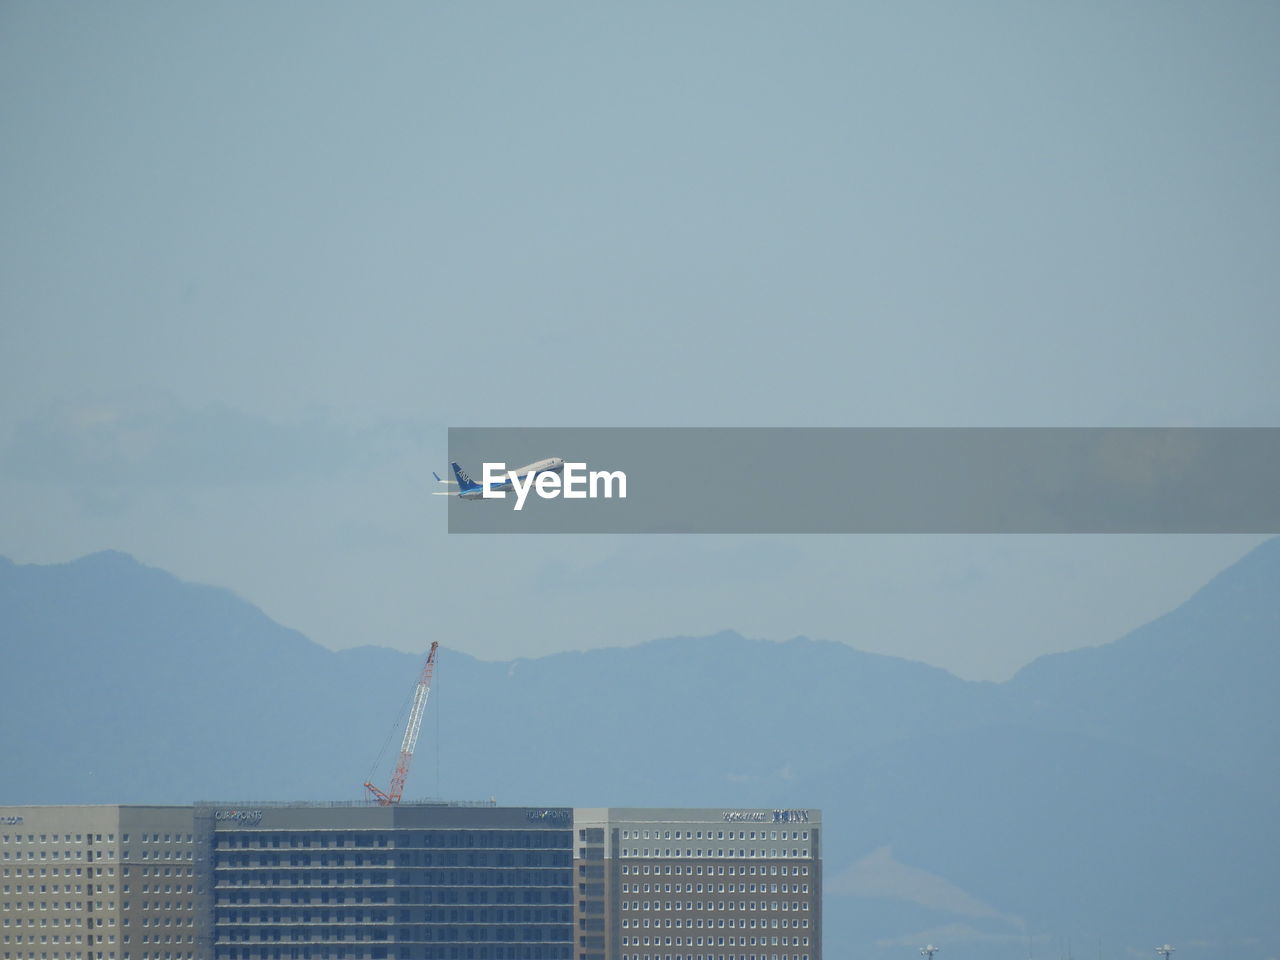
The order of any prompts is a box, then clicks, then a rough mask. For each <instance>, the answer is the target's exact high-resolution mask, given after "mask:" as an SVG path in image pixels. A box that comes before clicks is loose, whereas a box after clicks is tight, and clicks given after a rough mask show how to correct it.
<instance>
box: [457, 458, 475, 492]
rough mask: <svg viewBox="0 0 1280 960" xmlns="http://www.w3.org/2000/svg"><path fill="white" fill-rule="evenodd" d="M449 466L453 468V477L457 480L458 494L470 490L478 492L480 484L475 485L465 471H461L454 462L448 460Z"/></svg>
mask: <svg viewBox="0 0 1280 960" xmlns="http://www.w3.org/2000/svg"><path fill="white" fill-rule="evenodd" d="M449 466H451V467H453V475H454V476H455V477H457V478H458V492H459V493H466V492H468V491H470V490H479V489H480V484H478V483H476V482H475V481H474V480H472V479H471V478H470V477H469V476H467V471H465V470H463V469H462V468H461V467H460V466H458V463H457V461H456V460H450V461H449Z"/></svg>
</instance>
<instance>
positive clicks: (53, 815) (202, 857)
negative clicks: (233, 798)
mask: <svg viewBox="0 0 1280 960" xmlns="http://www.w3.org/2000/svg"><path fill="white" fill-rule="evenodd" d="M207 854H208V848H207V845H205V844H202V843H201V842H200V840H199V838H198V837H197V835H196V828H195V822H194V818H193V810H192V808H191V807H159V806H26V807H0V960H18V958H22V960H202V958H206V957H209V956H210V953H209V943H208V930H209V924H210V921H211V919H212V915H211V910H210V901H209V898H208V886H209V882H208V880H209V878H208V873H207V868H208V862H207Z"/></svg>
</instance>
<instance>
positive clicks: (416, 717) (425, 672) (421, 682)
mask: <svg viewBox="0 0 1280 960" xmlns="http://www.w3.org/2000/svg"><path fill="white" fill-rule="evenodd" d="M438 646H440V644H439V643H437V642H435V641H432V643H431V650H430V652H429V653H428V654H427V662H426V663H425V664H423V666H422V676H421V677H419V678H418V687H417V689H416V690H414V691H413V709H412V710H410V711H409V725H408V726H407V727H405V728H404V740H402V741H401V742H400V760H399V762H397V763H396V772H395V773H393V774H392V775H391V789H390V790H388V791H386V792H385V793H384V792H383V791H381V790H379V789H378V788H377V787H375V786H374V785H373V784H372V783H370V782H369V781H367V780H366V781H365V784H364V789H365V791H366V793H367V794H368V798H369V799H370V800H377V801H378V803H379V804H381V805H382V806H384V807H389V806H392V805H393V804H397V803H399V802H400V797H401V796H403V795H404V781H405V778H406V777H407V776H409V764H411V763H412V762H413V749H414V747H416V746H417V745H418V729H419V728H420V727H421V726H422V711H423V710H424V709H426V706H427V694H428V693H430V692H431V675H432V673H434V672H435V669H436V647H438Z"/></svg>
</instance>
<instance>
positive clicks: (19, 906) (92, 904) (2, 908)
mask: <svg viewBox="0 0 1280 960" xmlns="http://www.w3.org/2000/svg"><path fill="white" fill-rule="evenodd" d="M37 902H38V903H39V904H40V907H39V909H40V910H57V909H59V908H58V901H57V900H52V901H50V900H40V901H36V900H28V901H26V903H25V906H24V904H23V901H21V900H13V901H9V900H6V901H3V902H0V912H6V913H7V912H9V911H10V910H13V911H34V910H36V909H37V908H36V903H37ZM131 902H132V901H129V900H126V901H124V902H123V903H122V904H120V908H121V909H122V910H128V909H129V905H130V903H131ZM73 903H74V904H75V906H74V907H73V906H72V904H73ZM86 903H88V905H89V908H90V909H92V910H103V909H105V910H115V908H116V905H115V904H114V903H108V904H107V905H106V907H103V905H102V901H101V900H98V901H83V900H74V901H72V900H64V901H63V906H62V909H63V910H83V909H84V907H85V904H86ZM140 909H142V910H192V909H194V908H193V907H192V905H191V901H190V900H187V901H182V900H165V901H164V902H163V903H161V902H160V901H159V900H143V901H142V903H141V907H140ZM114 922H115V921H114V920H112V923H114ZM4 925H5V926H8V925H9V920H8V919H7V918H6V919H5V920H4Z"/></svg>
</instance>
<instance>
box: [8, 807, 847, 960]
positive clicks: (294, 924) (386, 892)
mask: <svg viewBox="0 0 1280 960" xmlns="http://www.w3.org/2000/svg"><path fill="white" fill-rule="evenodd" d="M820 834H821V815H820V813H819V812H818V811H816V810H761V809H749V810H730V809H681V808H670V809H655V808H616V807H615V808H577V809H573V808H568V807H551V808H540V807H496V806H492V805H481V804H474V805H467V804H431V803H428V804H416V803H414V804H410V803H405V804H399V805H396V806H389V807H380V806H370V805H367V804H342V803H335V804H254V805H246V804H201V805H195V806H186V807H160V806H78V807H71V806H67V807H38V806H31V807H0V960H321V958H324V960H328V958H333V960H393V958H403V960H821V956H822V949H821V916H822V915H821V903H822V899H821V888H822V869H821V846H820V839H821V837H820Z"/></svg>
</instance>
